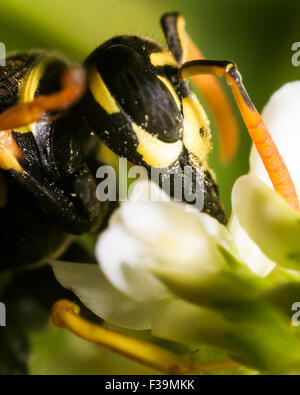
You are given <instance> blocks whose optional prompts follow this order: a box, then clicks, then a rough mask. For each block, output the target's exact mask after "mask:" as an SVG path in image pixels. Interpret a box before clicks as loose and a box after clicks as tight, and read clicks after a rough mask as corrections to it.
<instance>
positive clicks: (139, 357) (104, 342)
mask: <svg viewBox="0 0 300 395" xmlns="http://www.w3.org/2000/svg"><path fill="white" fill-rule="evenodd" d="M79 312H80V309H79V307H78V306H77V305H76V304H74V303H72V302H70V301H69V300H64V299H62V300H59V301H58V302H56V303H55V304H54V305H53V307H52V312H51V318H52V322H53V324H54V325H56V326H58V327H63V328H66V329H68V330H69V331H71V332H72V333H74V334H75V335H77V336H79V337H81V338H83V339H85V340H88V341H90V342H93V343H96V344H98V345H101V346H104V347H107V348H109V349H110V350H112V351H116V352H118V353H120V354H122V355H124V356H126V357H128V358H131V359H133V360H135V361H136V362H139V363H142V364H143V365H146V366H149V367H150V368H153V369H156V370H159V371H161V372H163V373H166V374H188V373H190V374H192V373H194V374H196V373H198V374H199V373H204V372H207V371H213V370H223V369H231V368H233V367H236V366H237V363H236V362H234V361H232V360H231V359H224V360H218V361H208V362H189V361H188V359H187V358H185V357H184V356H180V355H177V354H174V353H172V352H170V351H167V350H165V349H163V348H161V347H158V346H156V345H155V344H152V343H149V342H146V341H143V340H140V339H135V338H134V337H131V336H128V335H125V334H123V333H119V332H116V331H113V330H110V329H107V328H103V327H101V326H99V325H96V324H93V323H91V322H89V321H87V320H85V319H84V318H82V317H80V315H79Z"/></svg>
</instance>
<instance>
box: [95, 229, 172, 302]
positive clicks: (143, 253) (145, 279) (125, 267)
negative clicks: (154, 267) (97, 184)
mask: <svg viewBox="0 0 300 395" xmlns="http://www.w3.org/2000/svg"><path fill="white" fill-rule="evenodd" d="M96 255H97V258H98V261H99V264H100V267H101V269H102V270H103V272H104V274H105V275H106V277H107V278H108V280H109V281H110V282H111V284H113V285H114V286H115V287H116V288H117V289H119V290H120V291H122V292H124V293H125V294H126V295H128V296H129V297H131V298H133V299H135V300H137V301H140V302H142V301H155V300H161V299H164V298H167V297H169V296H170V293H169V292H168V291H167V289H166V287H165V286H164V285H163V284H162V283H161V282H160V281H159V280H157V279H156V278H155V277H154V276H153V275H152V274H151V273H150V272H149V270H147V269H146V268H145V267H144V266H143V265H142V261H143V259H145V257H148V258H147V259H148V261H149V259H150V257H151V252H150V251H149V250H148V249H147V247H146V245H145V244H143V243H142V242H141V241H139V240H137V239H136V238H134V237H133V236H131V235H130V234H129V232H128V231H127V230H126V229H125V228H124V227H123V226H122V224H121V223H119V224H114V225H113V226H111V227H110V228H109V229H107V230H106V231H105V232H103V234H102V235H101V236H100V237H99V239H98V242H97V244H96Z"/></svg>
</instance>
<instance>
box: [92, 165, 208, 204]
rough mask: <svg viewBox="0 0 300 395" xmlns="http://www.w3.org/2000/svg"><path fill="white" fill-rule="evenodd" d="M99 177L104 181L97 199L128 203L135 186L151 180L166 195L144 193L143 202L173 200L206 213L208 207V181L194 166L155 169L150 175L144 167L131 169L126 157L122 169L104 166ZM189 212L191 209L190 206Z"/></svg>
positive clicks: (97, 193)
mask: <svg viewBox="0 0 300 395" xmlns="http://www.w3.org/2000/svg"><path fill="white" fill-rule="evenodd" d="M96 178H97V179H100V180H101V181H100V182H99V183H98V186H97V189H96V196H97V199H98V200H99V201H101V202H105V201H110V202H113V201H117V200H118V201H126V200H128V197H129V196H130V194H131V191H132V190H133V187H134V186H135V184H136V183H137V182H139V181H140V180H148V179H150V180H151V181H152V182H154V183H156V184H157V185H159V186H160V188H161V189H162V190H163V191H164V192H165V194H160V195H158V194H157V193H156V192H154V191H153V190H152V189H151V188H150V189H149V191H148V193H142V194H141V196H140V200H142V201H143V200H144V201H158V200H166V201H167V200H170V197H169V196H172V200H174V201H177V202H182V201H184V202H187V203H189V205H191V206H195V207H196V208H197V209H198V210H200V211H202V209H203V206H204V190H205V188H204V178H203V176H201V174H200V173H198V172H197V171H195V169H194V168H193V167H192V166H190V165H185V166H183V167H181V166H180V165H179V164H178V166H174V167H172V172H170V170H169V169H159V168H154V167H152V168H151V172H150V175H149V172H148V170H147V169H146V168H145V167H144V166H130V167H129V166H128V161H127V159H126V158H119V167H118V169H117V170H116V169H115V167H113V166H109V165H103V166H100V167H99V168H98V169H97V172H96ZM186 207H187V209H188V206H186Z"/></svg>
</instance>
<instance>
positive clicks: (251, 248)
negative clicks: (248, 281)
mask: <svg viewBox="0 0 300 395" xmlns="http://www.w3.org/2000/svg"><path fill="white" fill-rule="evenodd" d="M229 227H230V232H231V235H232V237H233V241H234V244H235V246H236V248H237V251H238V254H239V257H240V259H241V261H243V262H245V263H246V264H247V265H248V267H249V268H250V269H251V270H252V271H253V272H254V273H255V274H257V275H258V276H261V277H265V276H267V275H268V274H269V273H270V272H271V271H272V270H273V269H274V267H275V265H276V264H275V262H273V261H271V260H270V259H269V258H268V257H267V256H266V255H265V254H264V253H263V252H262V251H261V249H260V248H259V247H258V245H257V244H255V243H254V241H253V240H251V239H250V237H249V236H248V234H247V233H246V232H245V230H244V229H243V228H242V227H241V225H240V224H239V221H238V219H237V217H236V215H233V216H232V217H231V220H230V224H229Z"/></svg>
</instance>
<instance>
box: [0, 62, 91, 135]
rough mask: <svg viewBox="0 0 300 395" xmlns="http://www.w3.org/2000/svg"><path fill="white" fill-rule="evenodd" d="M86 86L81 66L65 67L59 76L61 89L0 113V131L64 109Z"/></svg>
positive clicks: (14, 127)
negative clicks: (60, 76)
mask: <svg viewBox="0 0 300 395" xmlns="http://www.w3.org/2000/svg"><path fill="white" fill-rule="evenodd" d="M85 86H86V75H85V71H84V69H83V68H81V67H67V69H66V70H65V71H64V73H63V75H62V78H61V89H60V90H59V91H58V92H55V93H53V94H51V95H45V96H39V97H37V98H36V99H34V100H32V101H30V102H28V103H20V104H17V105H16V106H13V107H11V108H9V109H8V110H6V111H4V112H3V113H1V114H0V131H1V130H2V131H3V130H13V129H16V128H19V127H22V126H26V125H29V124H30V123H33V122H37V121H39V120H41V119H42V118H43V116H44V114H45V113H46V112H49V111H59V110H64V109H66V108H68V107H70V106H71V105H73V104H74V103H76V101H77V100H79V98H80V97H81V95H82V94H83V92H84V90H85Z"/></svg>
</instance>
